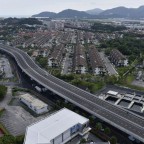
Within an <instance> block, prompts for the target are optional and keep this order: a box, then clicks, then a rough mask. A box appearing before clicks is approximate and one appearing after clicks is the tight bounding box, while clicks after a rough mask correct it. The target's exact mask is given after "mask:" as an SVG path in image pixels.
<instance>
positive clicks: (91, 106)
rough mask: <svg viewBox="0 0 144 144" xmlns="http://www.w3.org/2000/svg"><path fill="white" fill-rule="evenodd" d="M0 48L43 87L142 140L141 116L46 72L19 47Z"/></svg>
mask: <svg viewBox="0 0 144 144" xmlns="http://www.w3.org/2000/svg"><path fill="white" fill-rule="evenodd" d="M0 49H3V50H4V51H6V52H7V53H11V55H13V57H15V59H16V61H17V63H18V65H19V66H20V67H21V69H22V70H23V71H24V72H25V73H27V74H28V75H29V76H30V77H31V78H32V79H34V80H36V81H37V82H39V83H40V84H41V85H43V86H44V87H46V88H48V89H49V90H51V91H53V92H54V93H56V94H58V95H59V96H61V97H63V98H65V99H67V100H68V101H70V102H72V103H74V104H76V105H77V106H79V107H81V108H82V109H84V110H86V111H88V112H89V113H91V114H93V115H95V116H97V117H99V118H100V119H102V120H104V121H106V122H108V123H109V124H111V125H113V126H115V127H117V128H118V129H120V130H122V131H124V132H126V133H127V134H129V135H133V136H134V137H136V138H137V139H139V140H141V141H142V142H144V128H143V127H144V119H143V118H140V117H138V116H137V115H135V114H133V113H130V112H127V111H126V110H124V109H122V108H119V107H116V106H114V105H112V104H110V103H108V102H106V101H103V100H100V99H99V98H97V97H96V96H95V95H93V94H90V93H88V92H86V91H83V90H81V89H79V88H77V87H75V86H72V85H70V84H68V83H66V82H64V81H62V80H60V79H57V78H55V77H54V76H52V75H50V74H48V73H46V72H45V71H44V70H42V69H40V68H39V67H38V66H37V65H36V64H35V63H34V62H33V61H32V59H31V58H30V57H29V56H28V55H27V54H26V53H24V52H23V51H21V50H19V49H15V48H12V47H9V46H4V45H0Z"/></svg>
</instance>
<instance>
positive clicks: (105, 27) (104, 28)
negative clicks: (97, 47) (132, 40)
mask: <svg viewBox="0 0 144 144" xmlns="http://www.w3.org/2000/svg"><path fill="white" fill-rule="evenodd" d="M91 28H92V30H94V31H95V32H115V31H122V30H126V29H127V28H126V27H124V26H114V25H110V24H102V23H94V25H93V26H92V27H91Z"/></svg>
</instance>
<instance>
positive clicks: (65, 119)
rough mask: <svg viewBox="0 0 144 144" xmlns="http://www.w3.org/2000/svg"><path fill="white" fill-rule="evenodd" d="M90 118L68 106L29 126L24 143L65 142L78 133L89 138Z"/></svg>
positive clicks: (52, 143)
mask: <svg viewBox="0 0 144 144" xmlns="http://www.w3.org/2000/svg"><path fill="white" fill-rule="evenodd" d="M90 130H91V129H90V128H89V119H87V118H84V117H83V116H80V115H78V114H76V113H74V112H72V111H70V110H68V109H66V108H63V109H61V110H60V111H58V112H56V113H54V114H52V115H51V116H49V117H47V118H45V119H43V120H41V121H39V122H37V123H35V124H33V125H30V126H28V127H27V130H26V135H25V141H24V144H65V143H66V142H68V141H70V140H71V139H72V138H74V137H75V136H77V135H80V136H81V137H84V138H87V137H88V132H89V131H90Z"/></svg>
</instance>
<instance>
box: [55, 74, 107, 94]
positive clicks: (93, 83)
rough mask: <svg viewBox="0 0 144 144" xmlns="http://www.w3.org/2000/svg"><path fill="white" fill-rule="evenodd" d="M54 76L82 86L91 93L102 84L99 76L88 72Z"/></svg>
mask: <svg viewBox="0 0 144 144" xmlns="http://www.w3.org/2000/svg"><path fill="white" fill-rule="evenodd" d="M55 76H56V77H58V78H60V79H62V80H64V81H66V82H69V83H71V84H73V85H75V86H77V87H80V88H83V89H85V90H87V91H90V92H91V93H95V92H96V91H98V90H100V89H101V88H102V87H103V86H104V85H105V83H104V81H103V79H102V78H101V77H98V76H93V75H90V74H81V75H78V74H69V75H61V74H58V75H55Z"/></svg>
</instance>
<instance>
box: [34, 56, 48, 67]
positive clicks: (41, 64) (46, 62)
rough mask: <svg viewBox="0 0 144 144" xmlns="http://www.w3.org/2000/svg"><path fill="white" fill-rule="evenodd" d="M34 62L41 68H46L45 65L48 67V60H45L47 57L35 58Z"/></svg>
mask: <svg viewBox="0 0 144 144" xmlns="http://www.w3.org/2000/svg"><path fill="white" fill-rule="evenodd" d="M36 61H37V62H38V64H39V65H40V66H41V67H42V68H47V65H48V59H47V57H42V56H38V57H36Z"/></svg>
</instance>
